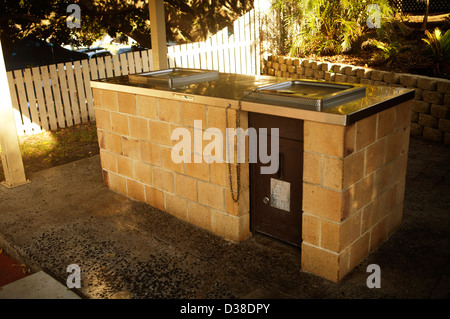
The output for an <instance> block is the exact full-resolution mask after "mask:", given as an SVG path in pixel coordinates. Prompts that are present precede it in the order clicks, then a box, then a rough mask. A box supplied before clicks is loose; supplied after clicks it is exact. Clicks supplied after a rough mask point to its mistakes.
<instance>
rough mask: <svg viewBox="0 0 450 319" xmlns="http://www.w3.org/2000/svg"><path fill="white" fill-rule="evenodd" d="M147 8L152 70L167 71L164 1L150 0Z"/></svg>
mask: <svg viewBox="0 0 450 319" xmlns="http://www.w3.org/2000/svg"><path fill="white" fill-rule="evenodd" d="M148 8H149V11H150V27H151V36H152V55H153V69H154V70H163V69H167V68H168V63H167V38H166V20H165V19H166V18H165V13H164V1H163V0H150V1H149V4H148Z"/></svg>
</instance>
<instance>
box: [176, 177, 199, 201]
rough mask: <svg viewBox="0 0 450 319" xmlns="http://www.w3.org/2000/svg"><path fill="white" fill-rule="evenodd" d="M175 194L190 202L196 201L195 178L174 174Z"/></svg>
mask: <svg viewBox="0 0 450 319" xmlns="http://www.w3.org/2000/svg"><path fill="white" fill-rule="evenodd" d="M174 191H175V194H177V195H179V196H181V197H184V198H187V199H189V200H191V201H194V202H196V201H197V180H196V179H195V178H192V177H189V176H185V175H181V174H175V189H174Z"/></svg>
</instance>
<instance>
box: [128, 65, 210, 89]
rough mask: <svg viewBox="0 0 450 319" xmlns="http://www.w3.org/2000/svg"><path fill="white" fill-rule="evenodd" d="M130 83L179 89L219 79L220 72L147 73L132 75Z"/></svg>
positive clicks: (175, 69) (180, 70)
mask: <svg viewBox="0 0 450 319" xmlns="http://www.w3.org/2000/svg"><path fill="white" fill-rule="evenodd" d="M128 77H129V79H130V82H135V83H158V84H168V85H169V87H178V86H183V85H189V84H194V83H201V82H205V81H213V80H218V79H219V72H218V71H209V70H197V69H180V68H173V69H165V70H158V71H152V72H146V73H139V74H131V75H129V76H128Z"/></svg>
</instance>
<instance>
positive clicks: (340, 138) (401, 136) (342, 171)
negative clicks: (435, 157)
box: [302, 102, 411, 282]
mask: <svg viewBox="0 0 450 319" xmlns="http://www.w3.org/2000/svg"><path fill="white" fill-rule="evenodd" d="M410 114H411V102H405V103H402V104H400V105H398V106H395V107H392V108H389V109H387V110H385V111H382V112H380V113H378V114H375V115H372V116H370V117H368V118H365V119H363V120H361V121H358V122H356V123H355V124H353V125H351V126H339V125H331V124H322V123H318V122H310V121H305V125H304V138H305V144H304V158H303V161H304V166H303V227H302V230H303V233H302V236H303V242H302V269H303V270H306V271H309V272H312V273H314V274H317V275H320V276H322V277H324V278H327V279H329V280H331V281H335V282H338V281H340V280H341V279H342V278H343V277H344V276H345V275H346V274H347V273H348V272H350V271H351V270H352V269H353V268H354V267H356V266H357V265H358V264H359V263H360V262H361V261H362V260H363V259H364V258H365V257H367V256H368V255H369V254H370V253H371V252H373V251H374V250H375V249H376V248H377V247H379V245H380V244H381V243H383V242H384V241H385V240H386V239H387V238H388V237H389V236H390V235H391V234H392V233H393V232H394V230H395V229H396V228H397V227H398V226H399V225H400V224H401V221H402V216H403V200H404V191H405V176H406V165H407V154H408V146H409V128H410V120H411V119H410Z"/></svg>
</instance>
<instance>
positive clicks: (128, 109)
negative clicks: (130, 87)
mask: <svg viewBox="0 0 450 319" xmlns="http://www.w3.org/2000/svg"><path fill="white" fill-rule="evenodd" d="M117 99H118V103H119V112H121V113H126V114H128V115H136V96H135V95H134V94H131V93H124V92H118V93H117Z"/></svg>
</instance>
